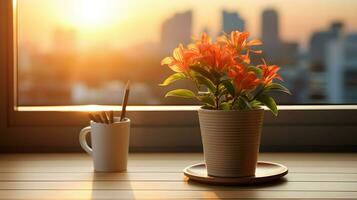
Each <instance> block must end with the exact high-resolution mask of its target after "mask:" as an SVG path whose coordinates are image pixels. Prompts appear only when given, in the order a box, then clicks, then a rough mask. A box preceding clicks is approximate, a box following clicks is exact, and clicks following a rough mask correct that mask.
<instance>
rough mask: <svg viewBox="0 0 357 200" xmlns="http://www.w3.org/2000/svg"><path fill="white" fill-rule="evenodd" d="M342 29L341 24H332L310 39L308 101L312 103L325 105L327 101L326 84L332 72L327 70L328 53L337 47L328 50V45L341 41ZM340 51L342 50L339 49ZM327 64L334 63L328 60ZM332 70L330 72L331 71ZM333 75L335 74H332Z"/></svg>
mask: <svg viewBox="0 0 357 200" xmlns="http://www.w3.org/2000/svg"><path fill="white" fill-rule="evenodd" d="M342 28H343V24H342V23H341V22H334V23H332V24H331V26H330V28H329V29H328V30H326V31H319V32H316V33H314V34H313V35H312V37H311V39H310V47H309V57H310V63H309V70H310V81H309V83H308V86H309V89H308V90H309V94H308V95H309V99H310V102H312V103H327V102H328V99H329V98H330V97H328V95H329V94H328V93H329V92H328V88H329V86H328V84H329V81H330V80H329V77H330V75H331V74H330V73H332V72H333V71H334V70H332V69H327V63H326V61H327V60H328V55H327V53H328V52H329V51H336V50H337V48H338V45H337V44H336V45H335V46H334V47H333V49H334V50H332V49H330V48H331V47H332V46H331V47H330V43H331V42H336V41H338V40H343V39H342ZM341 51H342V49H341ZM330 54H331V53H330ZM329 62H334V61H331V60H329ZM331 70H332V71H331ZM333 73H335V72H333Z"/></svg>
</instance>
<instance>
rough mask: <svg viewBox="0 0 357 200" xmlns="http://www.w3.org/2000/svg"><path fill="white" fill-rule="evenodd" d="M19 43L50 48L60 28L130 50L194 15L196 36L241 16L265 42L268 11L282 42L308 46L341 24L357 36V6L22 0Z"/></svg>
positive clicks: (235, 0)
mask: <svg viewBox="0 0 357 200" xmlns="http://www.w3.org/2000/svg"><path fill="white" fill-rule="evenodd" d="M18 5H19V40H20V43H21V42H31V43H33V44H36V45H38V46H39V47H40V48H44V49H46V48H47V49H48V48H51V47H50V42H51V37H52V33H53V31H54V30H55V29H57V28H64V29H70V28H72V29H76V30H77V31H78V33H79V38H80V39H79V40H80V41H79V42H80V44H81V45H82V46H83V47H86V46H93V45H94V46H95V45H96V44H101V45H107V44H108V45H112V46H115V47H119V48H122V47H128V46H131V45H135V44H140V43H144V42H158V41H159V38H160V30H161V24H162V22H163V21H165V20H166V19H167V18H169V17H170V16H172V15H173V14H174V13H176V12H183V11H186V10H189V9H191V10H193V13H194V27H193V30H194V33H195V34H198V33H199V32H200V31H201V30H203V28H204V27H208V28H209V29H210V30H211V33H213V34H216V33H217V32H218V31H220V27H221V11H222V10H223V9H225V10H229V11H237V12H239V13H240V15H241V17H242V18H243V19H245V21H246V30H247V31H250V32H251V33H252V35H253V36H254V37H259V36H260V26H261V13H262V11H263V10H264V9H266V8H274V9H276V10H277V11H278V12H279V16H280V25H281V26H280V31H281V36H282V38H283V39H284V40H287V41H298V42H300V43H301V44H303V45H306V42H307V41H308V39H309V38H310V36H311V34H312V32H315V31H318V30H323V29H326V28H327V27H328V26H329V23H330V22H331V21H333V20H342V21H343V22H344V23H345V30H346V31H347V32H357V12H356V10H357V1H355V0H313V1H311V0H299V1H296V0H269V1H268V0H264V1H263V0H231V1H230V0H195V1H192V0H191V1H188V0H169V1H167V0H166V1H165V0H18Z"/></svg>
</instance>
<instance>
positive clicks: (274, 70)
mask: <svg viewBox="0 0 357 200" xmlns="http://www.w3.org/2000/svg"><path fill="white" fill-rule="evenodd" d="M263 62H264V64H262V65H258V67H259V68H260V69H262V71H263V74H262V81H261V82H262V83H263V85H270V84H271V83H272V82H273V80H274V79H278V80H281V81H283V78H282V77H281V76H280V75H279V74H278V71H279V69H280V67H278V66H277V65H269V66H268V65H267V64H266V62H265V61H264V60H263Z"/></svg>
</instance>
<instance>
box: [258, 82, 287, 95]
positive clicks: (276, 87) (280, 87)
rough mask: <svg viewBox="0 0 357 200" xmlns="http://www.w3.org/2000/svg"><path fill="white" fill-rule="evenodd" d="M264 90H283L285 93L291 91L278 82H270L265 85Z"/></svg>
mask: <svg viewBox="0 0 357 200" xmlns="http://www.w3.org/2000/svg"><path fill="white" fill-rule="evenodd" d="M264 90H265V92H269V91H279V92H284V93H286V94H290V95H291V92H290V91H289V89H288V88H286V87H284V86H283V85H281V84H279V83H272V84H270V85H268V86H267V87H265V88H264Z"/></svg>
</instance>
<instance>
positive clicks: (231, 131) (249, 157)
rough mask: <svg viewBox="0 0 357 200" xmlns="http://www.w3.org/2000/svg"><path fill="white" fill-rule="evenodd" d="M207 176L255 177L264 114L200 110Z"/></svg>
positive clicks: (258, 110) (255, 111) (259, 111)
mask: <svg viewBox="0 0 357 200" xmlns="http://www.w3.org/2000/svg"><path fill="white" fill-rule="evenodd" d="M198 115H199V121H200V128H201V137H202V143H203V151H204V158H205V162H206V166H207V173H208V175H210V176H217V177H244V176H254V175H255V168H256V164H257V158H258V153H259V145H260V135H261V129H262V124H263V118H264V110H263V109H256V110H249V111H238V110H232V111H223V110H206V109H202V108H200V109H199V110H198Z"/></svg>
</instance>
